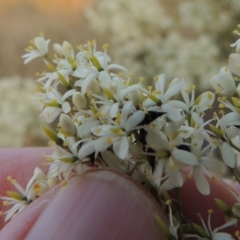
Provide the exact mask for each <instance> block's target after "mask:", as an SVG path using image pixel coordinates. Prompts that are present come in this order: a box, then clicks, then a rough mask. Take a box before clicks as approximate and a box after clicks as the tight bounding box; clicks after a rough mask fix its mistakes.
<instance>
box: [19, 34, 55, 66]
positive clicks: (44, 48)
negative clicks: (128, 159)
mask: <svg viewBox="0 0 240 240" xmlns="http://www.w3.org/2000/svg"><path fill="white" fill-rule="evenodd" d="M49 42H50V40H45V38H44V37H43V36H40V37H35V38H34V40H33V41H32V45H33V47H32V46H30V47H28V48H27V49H26V51H27V53H26V54H24V55H23V56H22V57H23V58H25V60H24V64H26V63H29V62H30V61H32V60H33V59H34V58H37V57H44V56H46V55H47V54H48V45H49Z"/></svg>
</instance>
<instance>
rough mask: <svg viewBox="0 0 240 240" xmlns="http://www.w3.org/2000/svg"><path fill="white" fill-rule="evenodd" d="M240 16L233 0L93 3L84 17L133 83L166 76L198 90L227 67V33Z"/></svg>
mask: <svg viewBox="0 0 240 240" xmlns="http://www.w3.org/2000/svg"><path fill="white" fill-rule="evenodd" d="M239 12H240V2H239V1H237V0H233V1H225V0H219V1H212V0H210V1H208V0H195V1H190V0H181V1H178V0H171V1H166V0H161V1H159V0H149V1H144V0H132V1H128V0H115V1H109V0H102V1H101V4H98V1H96V0H92V5H89V7H88V9H87V11H86V13H87V16H88V19H89V20H90V22H91V27H92V28H93V29H94V31H96V32H99V33H101V34H103V35H104V36H105V37H106V38H107V39H108V40H109V42H110V43H111V44H112V48H110V50H111V49H112V55H113V58H114V59H115V61H116V62H118V63H119V64H122V65H125V66H127V67H128V68H129V69H131V70H132V71H133V73H134V75H135V76H136V77H141V76H143V77H145V78H146V79H149V78H151V79H152V76H154V75H156V74H160V73H165V74H166V76H167V77H168V78H171V79H172V78H175V77H179V78H181V77H184V78H185V79H186V80H187V81H188V82H191V83H195V84H196V85H198V86H199V85H200V86H199V87H200V88H202V89H203V88H206V87H209V80H210V79H211V77H212V76H214V75H216V73H217V72H218V69H219V68H220V67H221V66H223V65H226V60H225V59H226V56H227V54H228V53H226V50H225V49H226V47H229V44H230V43H231V42H232V40H231V39H230V38H229V36H231V33H229V32H228V31H229V29H234V28H235V26H236V25H237V21H238V20H239V18H238V16H239ZM225 36H227V37H225ZM151 79H150V80H151Z"/></svg>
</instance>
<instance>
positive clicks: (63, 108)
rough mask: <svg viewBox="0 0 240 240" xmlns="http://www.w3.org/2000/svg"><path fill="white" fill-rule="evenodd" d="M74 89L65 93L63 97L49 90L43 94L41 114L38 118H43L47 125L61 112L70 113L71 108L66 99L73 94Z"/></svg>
mask: <svg viewBox="0 0 240 240" xmlns="http://www.w3.org/2000/svg"><path fill="white" fill-rule="evenodd" d="M75 91H76V90H75V89H72V90H69V91H67V92H66V93H65V94H64V95H62V94H61V93H60V92H58V91H57V90H56V89H51V90H50V91H48V92H47V93H46V94H45V99H44V100H43V107H44V106H45V108H44V109H43V111H42V113H41V114H40V115H39V116H43V118H44V119H45V121H46V122H47V123H51V122H53V121H54V120H55V119H56V118H57V117H58V116H59V115H60V114H61V113H62V112H64V113H68V112H70V111H71V106H70V104H69V102H68V101H66V99H67V98H68V97H70V96H72V94H73V93H74V92H75Z"/></svg>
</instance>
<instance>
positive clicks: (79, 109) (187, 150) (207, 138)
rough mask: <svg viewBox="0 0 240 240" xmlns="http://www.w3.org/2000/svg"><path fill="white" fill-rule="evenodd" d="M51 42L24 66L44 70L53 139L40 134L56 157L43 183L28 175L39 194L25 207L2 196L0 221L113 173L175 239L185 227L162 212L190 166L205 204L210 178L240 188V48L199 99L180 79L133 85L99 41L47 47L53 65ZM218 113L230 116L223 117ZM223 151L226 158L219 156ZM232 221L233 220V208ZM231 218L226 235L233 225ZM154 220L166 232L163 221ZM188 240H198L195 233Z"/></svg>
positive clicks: (35, 46)
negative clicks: (87, 176)
mask: <svg viewBox="0 0 240 240" xmlns="http://www.w3.org/2000/svg"><path fill="white" fill-rule="evenodd" d="M238 35H240V34H239V33H238ZM49 42H50V40H45V38H44V37H43V36H39V37H36V38H35V39H34V40H33V41H32V42H31V46H30V47H28V48H27V49H26V50H27V53H26V54H25V55H23V58H24V59H25V61H24V63H28V62H29V61H31V60H32V59H34V58H37V57H41V58H42V59H43V61H44V63H45V65H46V67H47V69H48V71H47V72H45V71H44V72H43V73H41V74H39V78H38V80H37V84H38V85H37V96H38V99H39V102H40V104H41V113H40V116H41V117H42V118H43V119H44V120H45V121H46V123H53V122H56V123H57V128H56V130H52V129H50V128H49V127H44V128H43V129H44V131H45V133H46V134H47V135H48V136H49V138H50V139H51V142H52V143H53V145H54V150H53V153H52V154H51V155H47V156H46V164H47V165H49V170H48V173H47V175H46V176H45V177H44V178H43V179H44V180H43V182H41V184H39V180H38V178H37V177H36V176H37V175H39V173H38V174H37V173H35V174H34V177H33V178H34V181H35V182H34V184H33V180H32V179H31V180H30V183H31V184H30V185H31V186H36V184H37V183H38V184H37V186H39V188H38V191H35V190H34V189H35V187H33V190H31V189H32V188H29V187H27V189H28V190H26V191H22V190H21V193H22V194H23V195H24V196H22V195H21V199H19V198H18V197H16V196H17V195H16V194H15V193H14V194H13V193H11V192H10V193H9V194H8V197H2V199H4V201H5V203H6V201H8V203H10V204H12V205H13V206H12V208H11V209H10V210H8V211H6V212H5V214H6V220H9V219H11V218H12V217H13V216H14V215H15V214H16V213H17V212H19V211H20V210H21V209H22V208H24V207H25V206H26V205H28V204H29V203H30V202H31V201H33V200H34V199H35V198H36V197H38V196H40V195H41V194H40V192H41V193H44V192H45V191H47V190H48V189H49V188H51V187H52V186H54V185H55V184H56V183H57V182H63V183H65V182H66V181H67V180H68V179H69V178H71V177H73V176H76V175H80V174H82V173H84V172H86V171H87V170H88V169H91V168H98V169H112V170H116V171H120V172H122V173H125V174H128V175H129V176H132V177H133V178H134V179H137V180H139V181H141V182H142V183H144V184H145V185H146V187H147V188H149V189H150V190H151V191H152V193H154V196H155V197H156V198H157V199H158V201H159V202H160V203H161V202H162V205H163V206H166V209H169V210H168V212H169V218H170V227H169V229H170V230H171V231H170V232H169V233H168V234H169V236H170V237H171V239H177V236H178V229H179V226H180V225H181V222H177V220H176V219H175V217H174V214H173V213H172V210H171V208H172V203H171V204H170V203H169V201H170V200H169V199H168V200H167V202H168V204H166V199H165V198H164V194H163V193H165V192H166V191H168V190H171V189H175V188H181V187H182V186H183V184H184V182H185V181H186V174H184V171H182V170H183V169H185V168H186V167H188V169H189V171H188V174H187V177H193V178H194V180H195V181H194V182H195V184H196V188H197V189H198V191H199V192H200V193H201V194H203V195H208V194H210V185H209V182H208V178H209V176H210V177H211V176H213V175H214V176H220V177H222V176H224V174H225V173H226V171H229V170H230V171H231V172H232V173H233V174H234V176H235V178H236V179H237V180H239V179H240V177H239V176H238V171H237V170H236V165H237V154H239V152H240V148H239V145H240V144H239V139H238V136H239V127H240V85H239V84H236V83H237V81H238V80H239V77H240V68H239V66H240V53H239V49H240V40H238V41H237V42H236V43H235V44H233V45H232V46H233V47H236V50H237V52H236V53H233V54H231V55H230V58H229V63H228V66H226V67H223V68H222V69H221V70H220V72H219V73H218V75H217V76H215V77H213V78H212V79H211V83H212V85H213V87H214V88H215V90H216V92H215V93H214V92H212V91H206V92H203V93H201V94H200V95H198V96H196V95H197V94H196V90H195V86H188V85H187V83H186V82H185V80H184V79H178V78H175V79H173V80H171V81H168V80H167V79H166V77H165V75H164V74H160V75H157V76H155V77H154V79H153V81H152V82H153V84H152V85H151V86H147V87H146V86H145V84H144V79H143V78H141V77H140V78H138V79H135V77H134V75H133V74H132V73H131V72H129V70H128V69H127V68H125V67H123V66H121V65H118V64H114V63H112V62H111V58H110V56H109V55H108V54H107V50H108V45H104V46H103V50H102V51H97V49H96V42H95V41H89V42H88V43H87V44H85V45H80V46H78V48H77V49H78V52H77V53H75V51H74V49H73V47H72V45H71V44H70V43H69V42H67V41H64V42H63V44H62V45H60V44H54V45H53V50H54V55H53V57H51V56H50V55H49V50H48V49H49ZM216 94H219V96H218V98H217V101H218V102H219V104H220V105H219V108H220V111H219V113H216V112H214V114H212V115H213V116H212V118H211V117H207V116H210V115H211V113H212V112H213V110H212V109H213V104H214V103H215V98H216ZM223 108H227V109H228V112H227V113H226V114H225V112H224V110H223ZM209 109H210V111H209ZM207 112H208V113H210V114H207ZM219 152H220V153H221V156H222V157H219V156H217V155H216V153H219ZM38 171H39V170H38ZM40 175H41V176H42V173H41V174H40ZM53 183H54V184H53ZM17 188H18V189H19V187H17ZM29 189H30V190H29ZM41 189H43V190H42V191H40V190H41ZM19 190H20V189H19ZM29 191H30V192H29ZM25 192H26V194H24V193H25ZM27 193H31V194H30V195H31V197H29V196H28V195H29V194H27ZM236 198H237V199H240V198H239V197H238V196H236ZM15 199H17V200H16V201H15ZM237 201H238V200H237ZM237 204H238V205H239V203H237ZM16 206H17V207H16ZM232 212H233V216H236V219H237V218H238V216H239V215H240V212H239V210H238V208H237V207H235V209H234V211H233V210H232ZM236 219H235V220H232V219H231V221H229V222H227V223H226V226H230V225H233V224H235V223H236V221H237V220H236ZM157 221H158V222H160V226H162V221H161V220H160V219H157ZM224 226H225V225H224ZM203 231H204V230H203ZM204 233H205V237H206V236H208V237H207V238H206V239H213V238H212V236H211V234H212V233H211V234H210V233H209V232H208V231H207V229H206V230H205V231H204ZM213 233H214V231H213ZM215 233H216V232H215ZM219 234H220V233H218V236H220V235H219ZM186 236H187V233H186ZM189 236H190V235H189ZM194 236H197V237H201V233H200V232H198V234H195V235H194ZM214 239H215V238H214ZM227 239H228V238H227ZM229 239H230V238H229Z"/></svg>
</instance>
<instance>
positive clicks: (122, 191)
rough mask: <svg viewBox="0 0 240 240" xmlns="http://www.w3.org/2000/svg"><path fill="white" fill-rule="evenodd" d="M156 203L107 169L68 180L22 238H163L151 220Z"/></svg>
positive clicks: (137, 187) (155, 212) (100, 239)
mask: <svg viewBox="0 0 240 240" xmlns="http://www.w3.org/2000/svg"><path fill="white" fill-rule="evenodd" d="M156 215H158V216H159V215H160V217H161V218H162V219H163V220H166V218H165V216H164V215H163V211H162V209H161V208H160V207H159V205H158V203H157V202H156V201H155V199H153V197H152V196H150V195H149V194H148V193H146V192H145V190H143V189H141V187H140V186H138V185H136V183H134V182H133V181H130V180H129V179H128V178H126V177H123V176H120V175H119V174H117V173H115V172H111V171H107V170H97V171H91V172H88V173H86V174H83V175H82V176H80V177H75V178H73V179H71V180H69V181H68V184H67V186H65V187H62V188H61V189H60V190H59V191H58V192H57V194H56V195H55V196H54V198H53V200H52V201H51V202H50V203H49V204H48V205H47V207H46V208H45V209H44V210H43V212H42V214H41V215H40V216H39V218H38V219H37V221H36V222H35V224H34V225H33V227H32V228H31V229H30V231H29V232H28V234H27V235H26V236H25V238H24V239H26V240H32V239H34V240H38V239H71V240H74V239H84V240H98V239H99V240H105V239H108V240H118V239H119V240H120V239H121V240H122V239H131V240H135V239H136V240H139V239H141V240H145V239H146V240H149V239H151V240H155V239H166V237H165V235H164V234H163V233H161V231H160V229H159V227H158V226H157V223H156V221H155V217H154V216H156Z"/></svg>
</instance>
